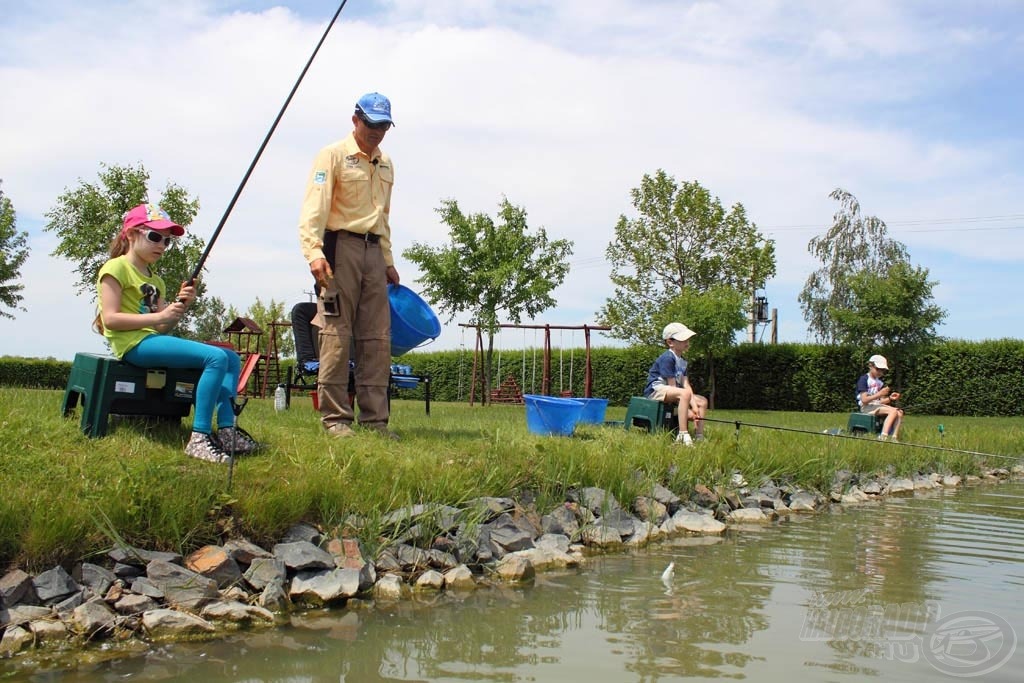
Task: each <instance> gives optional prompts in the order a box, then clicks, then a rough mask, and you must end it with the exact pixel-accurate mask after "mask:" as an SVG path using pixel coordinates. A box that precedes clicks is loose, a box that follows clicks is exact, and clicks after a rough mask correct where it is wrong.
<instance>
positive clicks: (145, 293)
mask: <svg viewBox="0 0 1024 683" xmlns="http://www.w3.org/2000/svg"><path fill="white" fill-rule="evenodd" d="M107 275H109V276H111V277H112V278H114V279H115V280H117V281H118V283H120V285H121V312H122V313H156V312H157V311H158V310H159V308H158V306H159V303H160V299H162V298H163V295H164V292H166V291H167V288H166V286H165V285H164V280H163V278H162V277H160V276H159V275H150V276H148V277H147V276H145V275H143V274H142V273H140V272H139V270H138V269H137V268H136V267H135V266H133V265H132V264H131V263H130V262H129V261H128V257H127V256H118V257H117V258H112V259H110V260H109V261H107V262H106V263H105V264H103V267H102V268H100V274H99V277H98V278H97V279H96V289H97V291H98V290H99V286H100V282H101V281H102V280H103V278H104V277H105V276H107ZM151 334H158V333H157V331H156V330H155V329H154V328H152V327H142V328H139V329H137V330H112V329H110V328H109V327H107V326H106V325H104V326H103V336H104V337H106V338H107V340H108V341H109V342H110V348H111V350H112V351H113V352H114V355H115V356H117V357H118V358H122V357H123V356H124V354H126V353H128V352H129V351H131V350H132V349H133V348H135V346H136V344H138V343H139V342H140V341H142V340H143V339H145V338H146V337H148V336H149V335H151Z"/></svg>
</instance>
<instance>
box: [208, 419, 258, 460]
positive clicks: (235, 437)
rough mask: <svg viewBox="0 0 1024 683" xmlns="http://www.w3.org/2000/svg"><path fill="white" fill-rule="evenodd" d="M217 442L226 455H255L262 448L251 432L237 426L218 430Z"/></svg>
mask: <svg viewBox="0 0 1024 683" xmlns="http://www.w3.org/2000/svg"><path fill="white" fill-rule="evenodd" d="M217 441H218V442H219V443H220V447H221V449H222V450H223V451H224V452H225V453H229V454H230V453H232V452H234V453H235V455H248V454H249V453H255V452H256V451H258V450H259V449H260V446H262V444H261V443H260V442H258V441H257V440H256V439H254V438H252V435H251V434H250V433H249V432H247V431H245V430H244V429H242V428H241V427H239V426H237V425H236V426H234V427H224V428H223V429H219V430H217Z"/></svg>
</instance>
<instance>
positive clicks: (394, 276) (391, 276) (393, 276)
mask: <svg viewBox="0 0 1024 683" xmlns="http://www.w3.org/2000/svg"><path fill="white" fill-rule="evenodd" d="M385 272H386V273H387V276H388V284H392V285H398V284H401V281H400V279H399V277H398V271H397V270H395V267H394V266H388V269H387V271H385Z"/></svg>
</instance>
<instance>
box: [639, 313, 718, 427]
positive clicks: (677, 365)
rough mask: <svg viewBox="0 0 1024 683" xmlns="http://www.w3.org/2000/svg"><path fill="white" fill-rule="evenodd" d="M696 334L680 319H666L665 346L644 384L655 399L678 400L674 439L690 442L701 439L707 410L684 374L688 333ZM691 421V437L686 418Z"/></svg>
mask: <svg viewBox="0 0 1024 683" xmlns="http://www.w3.org/2000/svg"><path fill="white" fill-rule="evenodd" d="M695 334H697V333H696V332H694V331H693V330H691V329H690V328H688V327H687V326H686V325H683V324H682V323H669V324H668V325H666V326H665V329H664V330H663V331H662V334H661V337H662V339H664V340H665V345H666V346H667V347H668V350H667V351H665V352H664V353H663V354H661V355H660V356H658V358H657V359H656V360H655V361H654V364H653V365H651V369H650V370H649V371H648V373H647V386H646V387H644V396H645V397H646V398H649V399H651V400H654V401H661V402H663V403H668V404H678V405H679V409H678V411H677V412H678V415H679V436H677V437H676V441H677V442H680V443H683V444H685V445H687V446H692V445H693V442H694V439H696V440H697V441H702V440H703V439H704V416H705V415H706V413H707V406H708V401H707V399H706V398H704V397H703V396H697V395H695V394H694V393H693V389H692V388H690V380H689V379H687V377H686V359H684V358H683V356H682V354H684V353H686V351H687V350H688V349H689V348H690V337H692V336H694V335H695ZM691 419H692V420H693V422H694V434H693V437H692V438H691V437H690V432H689V431H688V429H689V422H690V420H691Z"/></svg>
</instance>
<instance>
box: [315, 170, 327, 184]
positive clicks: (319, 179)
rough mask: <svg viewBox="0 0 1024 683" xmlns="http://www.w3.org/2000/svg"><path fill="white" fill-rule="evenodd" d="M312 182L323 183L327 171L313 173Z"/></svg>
mask: <svg viewBox="0 0 1024 683" xmlns="http://www.w3.org/2000/svg"><path fill="white" fill-rule="evenodd" d="M313 182H314V183H316V184H317V185H323V184H324V183H326V182H327V171H317V172H316V173H315V174H313Z"/></svg>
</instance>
